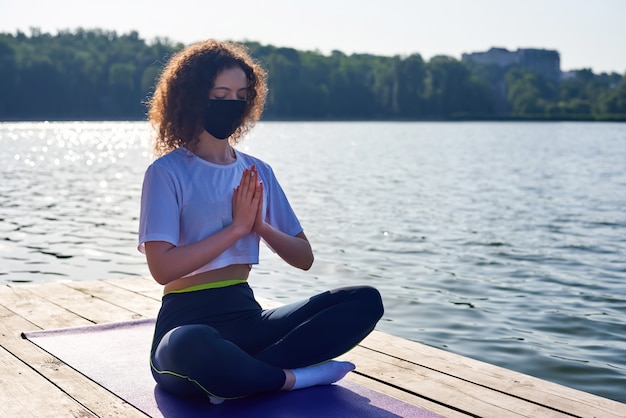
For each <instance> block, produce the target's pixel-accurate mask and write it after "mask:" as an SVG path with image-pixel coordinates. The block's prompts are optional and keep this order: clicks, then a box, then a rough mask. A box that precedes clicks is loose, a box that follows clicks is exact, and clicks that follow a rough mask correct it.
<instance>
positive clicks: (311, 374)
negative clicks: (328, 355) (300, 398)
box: [291, 360, 355, 390]
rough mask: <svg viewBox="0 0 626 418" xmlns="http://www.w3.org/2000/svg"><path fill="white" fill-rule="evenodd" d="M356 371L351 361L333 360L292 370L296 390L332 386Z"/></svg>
mask: <svg viewBox="0 0 626 418" xmlns="http://www.w3.org/2000/svg"><path fill="white" fill-rule="evenodd" d="M354 369H355V366H354V364H352V363H350V362H349V361H336V360H331V361H327V362H325V363H320V364H316V365H314V366H309V367H302V368H300V369H292V370H291V371H292V372H293V374H294V376H295V377H296V383H295V384H294V385H293V388H291V390H294V389H301V388H308V387H310V386H316V385H330V384H331V383H335V382H336V381H338V380H340V379H343V377H344V376H345V375H346V374H348V372H351V371H352V370H354Z"/></svg>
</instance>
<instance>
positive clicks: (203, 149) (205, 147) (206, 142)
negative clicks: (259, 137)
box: [192, 135, 237, 165]
mask: <svg viewBox="0 0 626 418" xmlns="http://www.w3.org/2000/svg"><path fill="white" fill-rule="evenodd" d="M192 151H193V153H194V154H196V155H197V156H198V157H200V158H202V159H203V160H206V161H209V162H211V163H213V164H220V165H226V164H231V163H234V162H235V161H236V160H237V157H236V156H235V150H234V149H233V147H231V146H230V144H229V143H228V140H226V139H225V140H220V139H215V138H213V137H210V136H204V135H201V136H200V138H199V141H198V143H197V144H196V146H195V147H194V149H193V150H192Z"/></svg>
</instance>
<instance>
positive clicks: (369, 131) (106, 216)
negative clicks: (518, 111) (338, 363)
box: [0, 122, 626, 402]
mask: <svg viewBox="0 0 626 418" xmlns="http://www.w3.org/2000/svg"><path fill="white" fill-rule="evenodd" d="M149 136H150V131H149V127H148V125H147V123H145V122H123V123H120V122H104V123H103V122H97V123H92V122H89V123H87V122H75V123H2V124H0V172H1V176H2V177H1V178H2V181H1V182H0V238H2V239H1V240H0V281H2V282H3V283H19V282H46V281H58V280H93V279H100V278H111V277H128V276H148V275H149V274H148V270H147V267H146V265H145V261H144V258H143V256H142V255H141V254H139V253H138V252H137V251H136V238H137V235H136V230H137V223H138V213H139V195H140V190H141V181H142V177H143V173H144V170H145V168H146V166H147V164H149V162H150V161H151V150H150V145H149ZM239 148H240V149H241V150H243V151H245V152H250V153H252V154H254V155H256V156H259V157H261V158H262V159H264V160H266V161H267V162H269V163H270V164H271V165H272V166H273V168H274V171H275V172H276V174H277V176H278V178H279V180H280V181H281V183H282V184H283V187H284V189H285V190H286V192H287V195H288V196H289V197H290V200H291V203H292V205H293V206H294V208H295V210H296V212H297V213H298V215H299V217H300V220H301V222H302V224H303V226H304V229H305V232H306V234H307V236H308V237H309V239H310V241H311V243H312V245H313V248H314V251H315V254H316V262H315V264H314V267H313V268H312V269H311V270H310V271H308V272H301V271H297V270H295V269H293V268H291V267H289V266H287V265H286V264H284V263H283V262H281V261H280V260H279V259H278V258H277V257H276V256H275V255H274V254H272V253H271V252H270V251H269V250H267V249H266V248H265V247H262V261H261V265H259V266H257V267H255V268H254V269H253V273H252V276H251V279H250V281H251V284H252V286H253V287H254V288H255V291H256V292H257V294H258V295H259V296H263V297H268V298H273V299H277V300H281V301H283V302H288V301H290V300H295V299H297V298H302V297H306V296H309V295H311V294H312V293H314V292H318V291H323V290H325V289H327V288H332V287H336V286H344V285H351V284H355V283H362V284H371V285H374V286H376V287H378V288H379V289H380V291H381V293H382V294H383V298H384V302H385V307H386V313H385V316H384V318H383V320H382V321H381V322H380V324H379V327H378V328H379V329H380V330H381V331H385V332H388V333H391V334H394V335H398V336H401V337H404V338H408V339H411V340H414V341H418V342H421V343H425V344H428V345H431V346H434V347H438V348H442V349H444V350H448V351H451V352H455V353H458V354H462V355H465V356H468V357H472V358H476V359H479V360H483V361H486V362H489V363H493V364H497V365H500V366H503V367H506V368H509V369H513V370H517V371H520V372H522V373H526V374H530V375H533V376H537V377H540V378H543V379H546V380H549V381H553V382H557V383H560V384H564V385H566V386H570V387H574V388H577V389H581V390H584V391H587V392H591V393H595V394H598V395H601V396H605V397H608V398H611V399H615V400H618V401H621V402H626V390H624V388H625V387H626V170H625V169H626V124H612V123H575V122H572V123H514V122H510V123H507V122H504V123H489V122H486V123H483V122H480V123H473V122H468V123H378V122H376V123H339V122H337V123H304V122H294V123H279V122H263V123H260V124H258V126H257V127H256V128H255V130H254V131H253V132H252V134H251V135H250V137H249V138H247V139H246V140H244V141H243V142H242V143H241V144H240V145H239Z"/></svg>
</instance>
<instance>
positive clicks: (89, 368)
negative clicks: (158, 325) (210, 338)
mask: <svg viewBox="0 0 626 418" xmlns="http://www.w3.org/2000/svg"><path fill="white" fill-rule="evenodd" d="M153 330H154V319H144V320H137V321H128V322H117V323H110V324H101V325H93V326H87V327H78V328H65V329H57V330H48V331H32V332H24V333H22V336H23V337H24V338H27V339H28V340H30V341H32V342H33V343H34V344H36V345H38V346H39V347H41V348H42V349H44V350H46V351H47V352H48V353H50V354H52V355H53V356H55V357H57V358H58V359H60V360H62V361H63V362H64V363H65V364H67V365H69V366H71V367H72V368H74V369H76V370H77V371H79V372H80V373H82V374H84V375H85V376H87V377H88V378H90V379H92V380H93V381H95V382H97V383H99V384H100V385H102V386H104V387H105V388H107V389H108V390H110V391H111V392H113V393H115V394H116V395H117V396H119V397H120V398H122V399H124V400H125V401H126V402H128V403H130V404H132V405H134V406H135V407H136V408H138V409H140V410H141V411H143V412H145V413H146V414H148V415H150V416H152V417H200V416H201V417H209V418H210V417H224V416H227V417H233V418H236V417H255V418H256V417H272V418H282V417H289V418H299V417H302V418H308V417H315V418H318V417H341V418H344V417H380V418H392V417H423V418H430V417H438V416H439V415H437V414H434V413H431V412H428V411H425V410H423V409H421V408H419V407H416V406H414V405H410V404H408V403H406V402H403V401H400V400H398V399H395V398H393V397H390V396H387V395H385V394H382V393H379V392H376V391H374V390H371V389H368V388H366V387H363V386H361V385H357V384H355V383H351V382H348V381H345V379H344V380H342V381H340V382H338V383H336V384H333V385H327V386H315V387H312V388H307V389H301V390H294V391H291V392H278V393H270V394H263V395H258V396H251V397H248V398H243V399H238V400H231V401H225V402H224V403H222V404H220V405H212V404H211V403H209V400H208V398H204V397H199V398H180V397H176V396H173V395H170V394H168V393H166V392H164V391H162V390H160V388H159V387H158V386H157V385H156V383H155V382H154V380H153V379H152V375H151V373H150V365H149V352H150V344H151V342H152V332H153Z"/></svg>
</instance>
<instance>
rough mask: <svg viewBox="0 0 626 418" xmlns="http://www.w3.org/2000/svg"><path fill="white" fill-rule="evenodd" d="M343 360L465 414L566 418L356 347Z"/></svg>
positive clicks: (368, 373) (371, 374)
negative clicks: (347, 360)
mask: <svg viewBox="0 0 626 418" xmlns="http://www.w3.org/2000/svg"><path fill="white" fill-rule="evenodd" d="M344 357H345V358H348V359H350V360H351V361H353V362H354V363H355V364H357V365H358V371H359V372H360V373H363V374H364V375H366V376H370V377H371V378H374V379H377V380H380V381H382V382H388V383H390V384H391V385H393V386H397V387H402V388H404V389H407V390H408V391H410V392H412V393H416V394H419V395H420V396H423V397H425V398H426V399H430V400H432V401H434V402H437V403H439V404H442V405H446V406H449V407H451V408H452V407H453V408H456V409H457V410H460V411H463V412H466V413H468V414H472V415H476V416H481V417H498V418H499V417H566V416H569V415H567V414H564V413H559V412H557V411H552V410H550V409H548V408H545V407H542V406H540V405H535V404H533V403H529V402H525V401H524V400H520V399H516V398H513V397H511V396H509V395H507V394H505V393H501V392H498V391H493V390H491V389H489V388H485V387H482V386H479V385H474V384H471V383H469V382H465V381H462V380H459V379H457V378H456V377H454V376H451V375H448V374H444V373H439V372H437V371H434V370H431V369H429V368H426V367H422V366H418V365H415V364H412V363H410V362H407V361H405V360H402V359H399V358H395V357H392V356H388V355H386V354H384V353H380V352H376V351H372V350H368V349H366V348H363V347H359V346H357V347H355V348H354V349H352V351H350V352H349V353H347V354H346V355H344Z"/></svg>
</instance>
